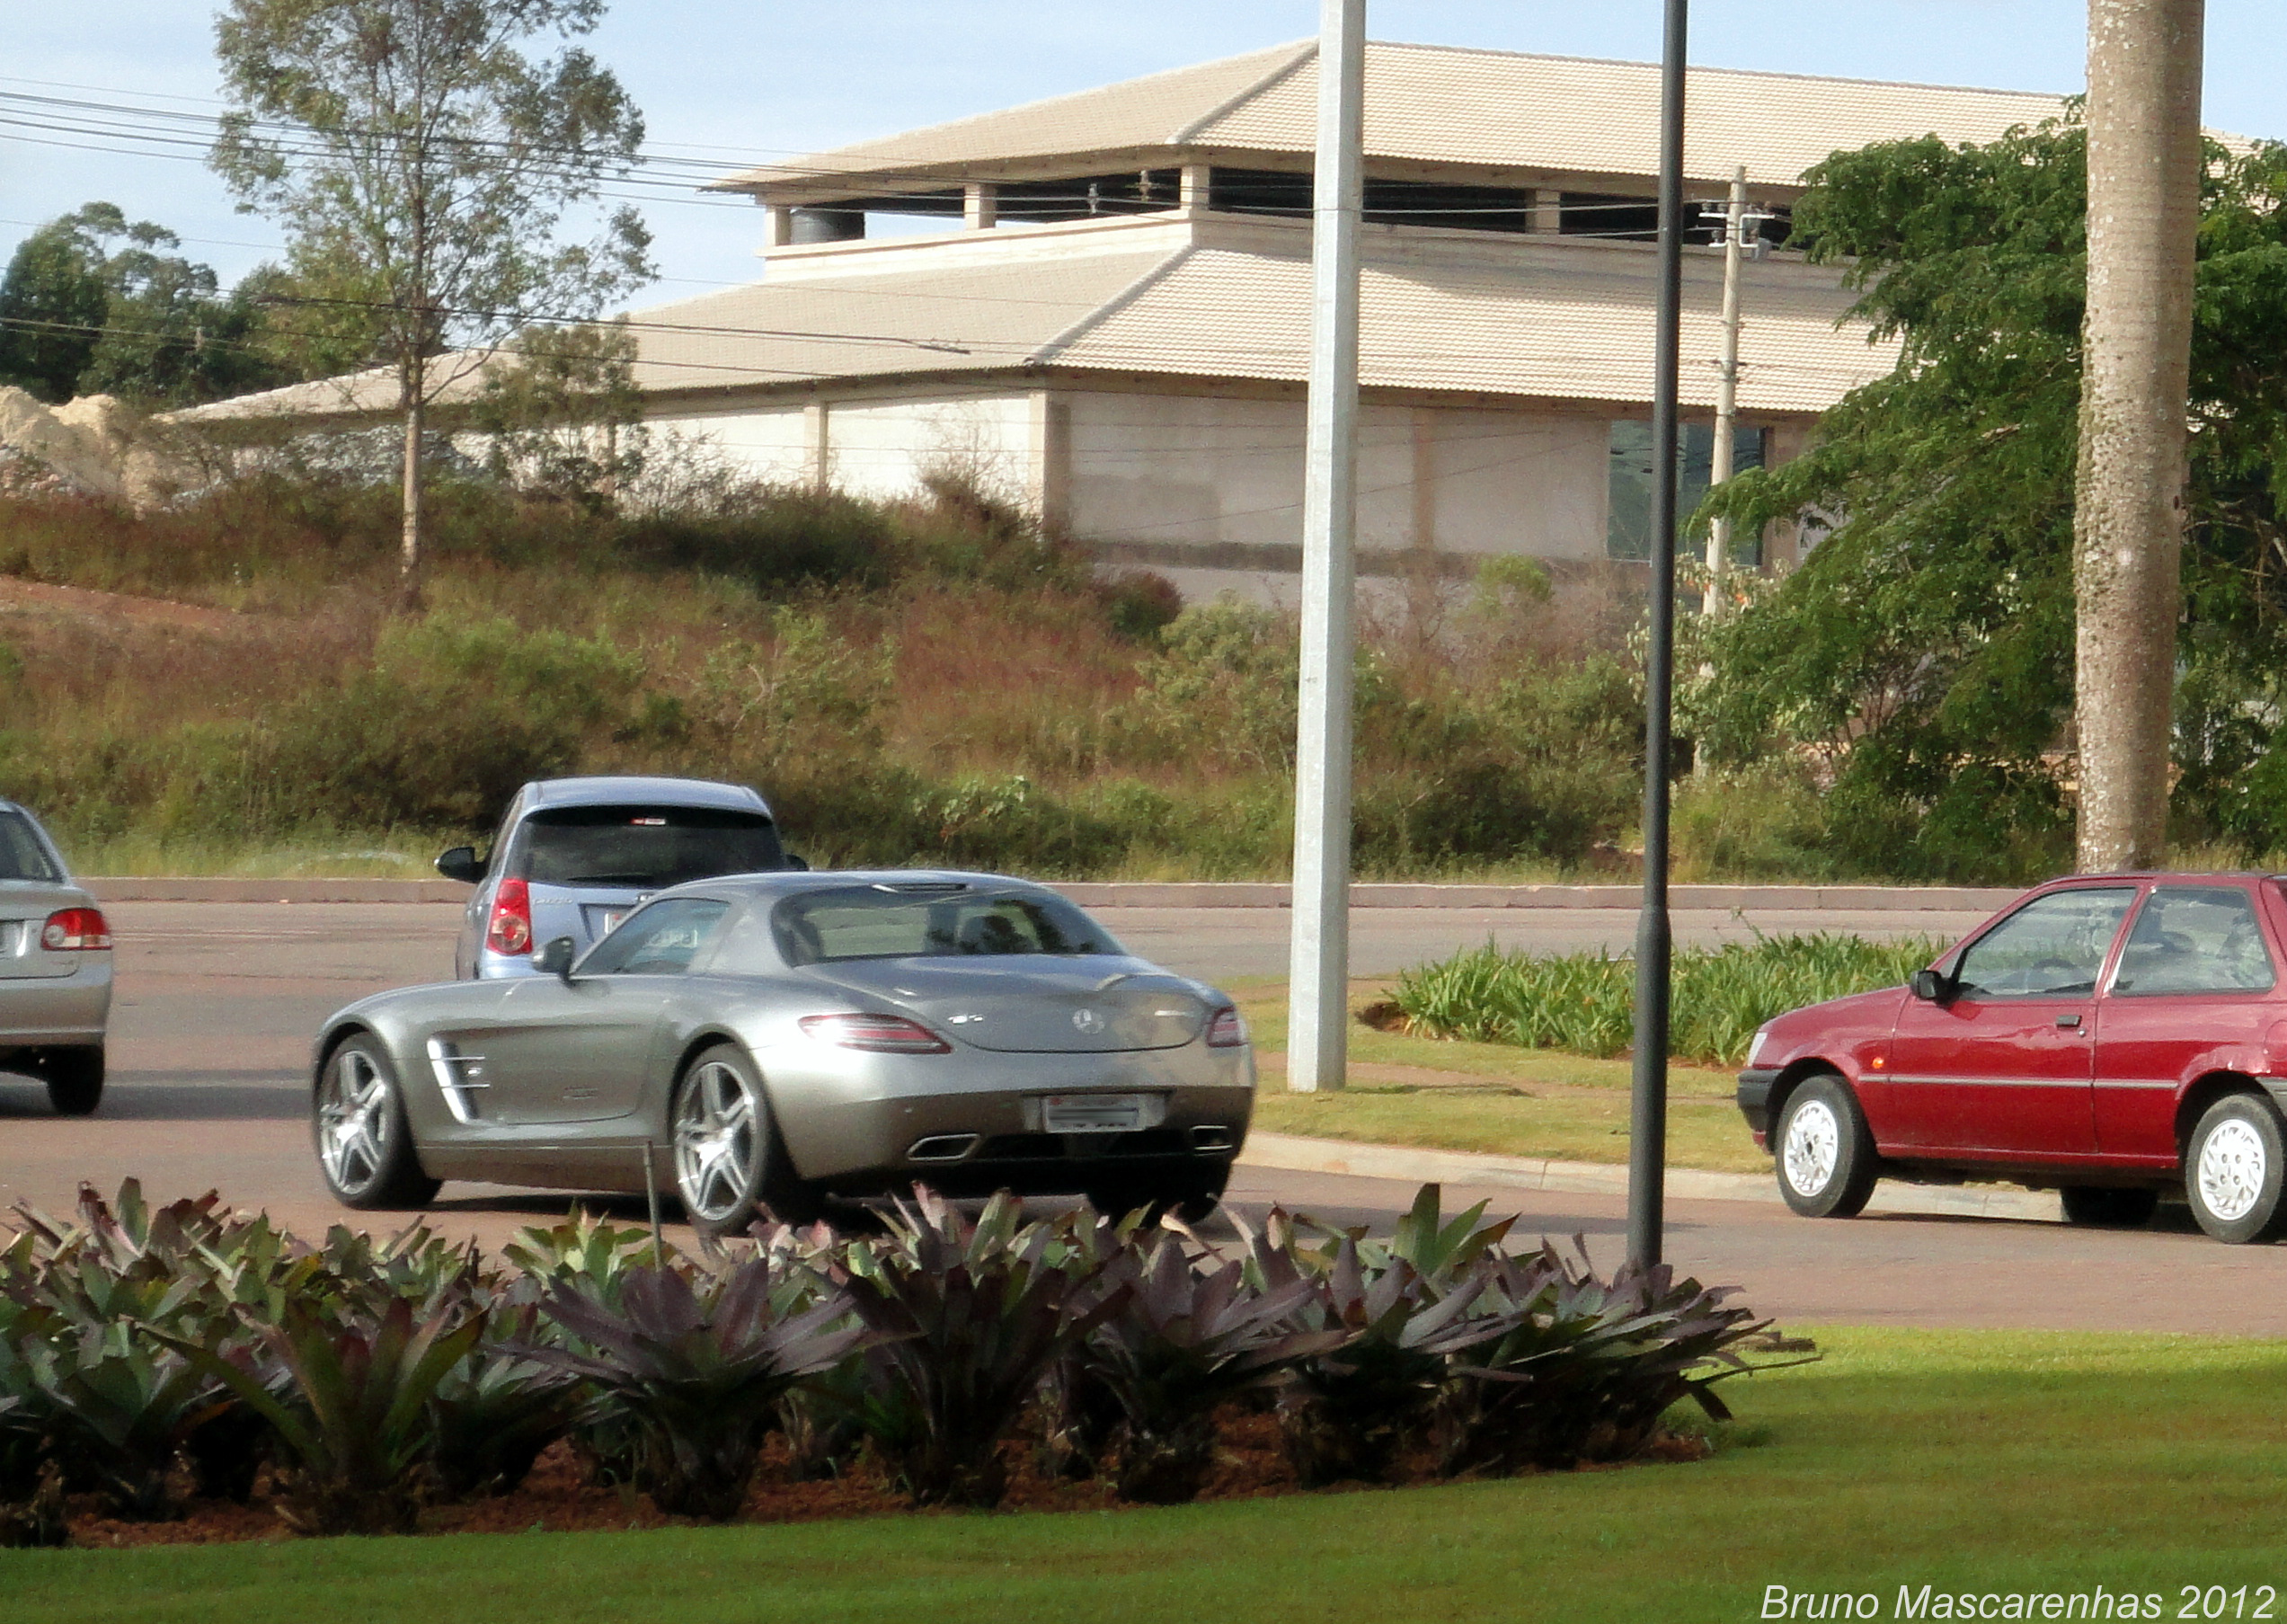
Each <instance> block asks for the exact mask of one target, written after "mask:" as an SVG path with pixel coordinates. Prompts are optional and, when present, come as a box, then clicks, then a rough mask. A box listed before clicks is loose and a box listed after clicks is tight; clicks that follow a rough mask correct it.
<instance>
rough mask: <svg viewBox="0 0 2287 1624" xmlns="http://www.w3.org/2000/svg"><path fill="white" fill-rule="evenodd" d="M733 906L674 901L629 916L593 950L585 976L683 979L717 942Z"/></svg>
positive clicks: (703, 900)
mask: <svg viewBox="0 0 2287 1624" xmlns="http://www.w3.org/2000/svg"><path fill="white" fill-rule="evenodd" d="M730 907H731V905H730V904H729V903H728V902H718V901H714V899H713V898H711V897H670V898H669V899H668V900H667V901H664V902H654V903H652V905H651V906H650V907H649V908H645V909H641V910H637V911H636V912H635V913H633V914H631V915H629V916H628V918H627V919H626V921H625V923H623V924H622V925H621V926H620V927H619V928H618V929H616V930H615V931H613V932H612V933H611V934H610V935H609V936H606V937H605V938H604V939H603V940H602V941H600V942H598V943H597V944H596V945H595V946H594V947H593V948H591V949H589V953H588V956H587V957H586V958H584V959H582V960H581V962H580V973H581V974H582V975H681V974H682V973H683V972H685V971H687V970H688V969H689V968H690V967H691V961H692V960H693V959H695V958H696V957H698V955H699V950H700V949H701V948H703V947H705V945H707V944H708V943H709V942H710V941H712V940H714V933H715V931H716V929H717V928H718V927H721V925H722V916H723V915H724V914H725V913H726V912H728V911H729V910H730Z"/></svg>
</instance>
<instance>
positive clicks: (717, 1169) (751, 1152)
mask: <svg viewBox="0 0 2287 1624" xmlns="http://www.w3.org/2000/svg"><path fill="white" fill-rule="evenodd" d="M673 1131H674V1141H675V1187H676V1190H677V1192H678V1194H680V1195H681V1196H682V1198H683V1210H684V1211H685V1212H686V1213H687V1215H688V1216H689V1218H690V1220H691V1224H692V1227H693V1228H695V1229H698V1230H699V1231H700V1232H701V1233H703V1234H708V1235H736V1234H740V1233H741V1232H743V1231H744V1230H745V1229H747V1227H748V1226H749V1225H750V1224H752V1223H753V1222H754V1221H755V1220H756V1219H757V1218H758V1216H760V1215H761V1211H762V1210H763V1209H765V1208H767V1209H768V1211H769V1213H770V1216H772V1217H774V1218H776V1219H778V1220H781V1221H783V1222H785V1223H807V1222H809V1221H810V1220H811V1219H813V1218H815V1217H817V1216H818V1213H819V1210H820V1208H819V1202H818V1198H817V1195H816V1194H815V1193H814V1192H813V1191H811V1189H810V1188H809V1186H807V1185H804V1184H803V1183H802V1180H801V1179H799V1178H797V1177H795V1176H794V1173H793V1166H792V1164H791V1163H789V1162H788V1160H787V1159H786V1153H785V1148H784V1146H783V1145H782V1144H781V1143H780V1142H779V1139H778V1134H777V1131H776V1123H774V1122H773V1121H772V1120H771V1115H770V1098H769V1096H768V1095H767V1094H766V1093H765V1092H764V1091H763V1087H762V1078H761V1077H760V1075H759V1074H758V1073H757V1072H756V1070H755V1067H754V1062H753V1061H751V1060H749V1059H748V1058H747V1057H746V1056H745V1054H743V1053H742V1052H740V1051H739V1050H738V1049H736V1048H733V1047H732V1046H731V1044H729V1043H718V1044H716V1045H715V1046H714V1048H712V1049H709V1050H706V1051H705V1052H702V1053H701V1054H700V1055H699V1056H698V1057H697V1058H696V1059H695V1060H692V1062H691V1063H690V1065H689V1066H688V1067H687V1069H685V1071H684V1073H683V1078H682V1081H681V1082H680V1083H678V1085H677V1086H676V1090H675V1110H674V1128H673Z"/></svg>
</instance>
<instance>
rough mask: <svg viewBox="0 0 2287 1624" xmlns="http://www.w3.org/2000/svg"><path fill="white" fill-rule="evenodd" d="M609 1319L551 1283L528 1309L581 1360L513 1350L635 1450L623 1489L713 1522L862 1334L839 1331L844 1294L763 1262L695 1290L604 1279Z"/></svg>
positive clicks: (664, 1276)
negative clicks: (557, 1380)
mask: <svg viewBox="0 0 2287 1624" xmlns="http://www.w3.org/2000/svg"><path fill="white" fill-rule="evenodd" d="M616 1285H617V1288H618V1297H619V1302H618V1306H617V1307H616V1309H615V1308H613V1307H612V1306H611V1305H609V1304H608V1303H607V1302H606V1301H605V1300H603V1299H602V1298H600V1297H599V1296H590V1295H588V1294H586V1293H584V1292H583V1291H581V1290H579V1289H578V1288H577V1287H575V1286H572V1285H570V1284H559V1285H557V1286H556V1287H554V1289H553V1290H552V1291H550V1292H549V1293H548V1295H547V1296H546V1297H545V1299H544V1300H542V1304H541V1307H542V1309H543V1310H544V1311H545V1313H546V1314H547V1316H548V1317H549V1318H551V1319H553V1320H554V1322H555V1323H556V1325H557V1326H558V1327H561V1328H562V1329H563V1330H564V1331H566V1332H568V1333H569V1334H570V1335H571V1336H572V1337H574V1338H576V1339H577V1340H578V1341H579V1342H580V1343H581V1344H585V1345H586V1346H587V1347H588V1348H589V1349H592V1350H593V1352H592V1353H580V1352H575V1351H573V1350H572V1348H568V1347H555V1346H548V1345H545V1344H526V1345H524V1346H521V1347H519V1348H518V1349H517V1350H516V1351H517V1352H518V1353H519V1354H520V1355H522V1356H523V1357H526V1358H528V1359H530V1360H532V1361H534V1362H536V1363H539V1364H541V1365H545V1366H552V1367H554V1368H555V1369H557V1370H561V1371H567V1372H569V1373H571V1374H572V1375H575V1376H578V1377H581V1378H582V1379H584V1380H587V1381H588V1382H589V1384H590V1385H591V1386H592V1387H593V1388H594V1389H596V1392H597V1393H598V1398H599V1399H600V1401H601V1403H602V1404H603V1405H605V1406H607V1407H608V1408H609V1409H610V1410H612V1411H613V1412H616V1415H618V1416H619V1417H621V1418H624V1419H625V1421H626V1422H627V1423H628V1424H630V1425H631V1426H632V1428H633V1430H634V1433H635V1435H636V1438H637V1440H638V1448H637V1451H636V1459H635V1468H634V1469H635V1485H636V1486H637V1487H639V1488H641V1489H643V1490H645V1491H646V1492H648V1493H649V1494H650V1495H651V1496H652V1501H653V1502H654V1503H655V1504H657V1505H658V1506H659V1508H660V1510H661V1511H664V1512H669V1513H681V1514H684V1515H688V1516H694V1517H703V1518H705V1519H707V1520H709V1521H712V1522H722V1521H723V1520H725V1519H727V1518H730V1517H731V1516H733V1515H735V1514H737V1513H738V1510H739V1507H740V1504H743V1503H744V1501H745V1499H746V1496H747V1489H748V1486H749V1484H750V1483H751V1482H752V1481H753V1478H754V1472H755V1466H756V1463H757V1462H758V1460H760V1459H761V1454H762V1446H763V1442H764V1441H765V1440H766V1439H767V1437H768V1436H769V1433H770V1432H771V1429H772V1428H773V1427H774V1426H775V1425H776V1424H777V1419H778V1408H779V1404H780V1401H781V1400H782V1399H783V1398H784V1397H785V1396H786V1394H787V1393H788V1391H789V1390H791V1389H793V1387H794V1386H795V1384H796V1383H798V1382H800V1381H801V1380H803V1379H804V1378H806V1377H809V1376H811V1375H814V1374H816V1373H817V1372H819V1371H826V1370H829V1369H831V1368H832V1367H833V1366H834V1365H836V1364H837V1363H838V1362H841V1361H842V1360H843V1359H844V1358H845V1357H847V1355H849V1354H851V1353H855V1352H856V1351H858V1350H860V1349H863V1348H864V1347H866V1346H867V1345H869V1344H871V1343H873V1341H874V1340H875V1339H876V1334H875V1333H873V1332H871V1331H869V1330H868V1329H867V1328H866V1327H864V1326H863V1325H860V1324H856V1323H855V1322H853V1321H852V1318H851V1314H850V1301H849V1298H848V1295H847V1293H846V1292H844V1291H838V1290H827V1291H821V1290H820V1282H818V1280H817V1278H816V1277H815V1276H814V1275H811V1274H810V1273H807V1272H806V1271H802V1272H797V1271H793V1270H789V1269H786V1268H784V1266H782V1265H779V1264H778V1263H777V1261H776V1259H774V1258H773V1257H772V1256H771V1255H770V1254H768V1253H767V1252H766V1253H764V1254H763V1255H761V1256H757V1257H755V1258H753V1259H750V1260H749V1261H747V1262H745V1263H742V1264H738V1265H733V1266H732V1267H731V1268H730V1269H728V1270H727V1271H725V1272H724V1273H722V1274H721V1275H718V1276H714V1277H713V1278H707V1279H702V1280H700V1281H699V1282H696V1283H695V1282H694V1281H693V1280H692V1279H691V1278H690V1277H689V1276H688V1275H687V1274H686V1273H684V1272H683V1271H682V1270H679V1269H676V1268H673V1267H664V1268H659V1267H652V1266H651V1265H641V1266H637V1267H634V1268H631V1269H628V1270H626V1271H625V1272H624V1273H621V1274H620V1275H619V1276H618V1278H617V1281H616Z"/></svg>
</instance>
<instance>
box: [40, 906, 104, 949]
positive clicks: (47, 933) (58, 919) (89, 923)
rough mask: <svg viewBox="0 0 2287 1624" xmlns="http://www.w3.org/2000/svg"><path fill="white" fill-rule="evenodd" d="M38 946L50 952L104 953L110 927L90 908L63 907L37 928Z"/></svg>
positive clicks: (100, 914)
mask: <svg viewBox="0 0 2287 1624" xmlns="http://www.w3.org/2000/svg"><path fill="white" fill-rule="evenodd" d="M40 945H41V946H42V947H45V948H46V949H47V950H48V951H49V952H50V953H103V952H108V951H109V950H110V948H111V927H110V926H109V925H107V924H105V923H104V922H103V916H102V913H101V912H100V911H98V910H95V909H93V908H66V909H64V910H61V911H60V912H58V913H51V914H49V916H48V922H47V923H46V924H45V925H42V926H41V927H40Z"/></svg>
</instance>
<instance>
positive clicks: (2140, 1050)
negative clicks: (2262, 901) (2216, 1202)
mask: <svg viewBox="0 0 2287 1624" xmlns="http://www.w3.org/2000/svg"><path fill="white" fill-rule="evenodd" d="M2278 982H2279V972H2278V969H2277V966H2276V965H2275V964H2274V961H2273V953H2272V948H2271V946H2270V945H2269V944H2268V943H2267V942H2265V939H2264V927H2263V921H2262V918H2261V917H2260V913H2259V910H2258V900H2257V898H2256V896H2254V895H2253V894H2251V893H2250V892H2249V891H2248V889H2247V885H2246V884H2245V883H2238V882H2233V881H2228V880H2212V881H2203V882H2200V883H2190V884H2163V885H2156V886H2154V887H2153V888H2152V890H2151V891H2150V893H2149V894H2147V895H2146V897H2145V899H2144V901H2143V905H2142V906H2141V907H2140V908H2139V909H2138V910H2136V922H2135V923H2134V924H2132V925H2131V926H2130V927H2129V930H2128V939H2127V941H2126V942H2125V943H2124V944H2123V945H2122V947H2121V951H2120V963H2119V965H2118V966H2117V967H2116V968H2115V969H2114V971H2113V976H2112V981H2111V983H2110V984H2109V985H2108V986H2107V987H2106V988H2105V997H2104V1001H2103V1007H2102V1009H2101V1010H2100V1012H2099V1014H2098V1016H2097V1032H2096V1149H2098V1150H2100V1151H2101V1152H2103V1153H2104V1155H2105V1158H2107V1159H2110V1158H2114V1157H2117V1158H2121V1159H2122V1160H2123V1161H2126V1162H2130V1163H2132V1164H2135V1165H2139V1166H2146V1167H2174V1166H2175V1165H2176V1093H2177V1090H2178V1089H2179V1088H2180V1087H2182V1086H2183V1085H2184V1083H2185V1081H2186V1080H2188V1079H2189V1078H2194V1077H2196V1076H2198V1075H2199V1074H2201V1073H2202V1072H2204V1071H2208V1070H2212V1069H2225V1068H2238V1067H2242V1066H2244V1065H2246V1063H2247V1060H2246V1057H2247V1054H2248V1053H2249V1052H2251V1051H2254V1052H2259V1051H2260V1050H2261V1049H2262V1047H2263V1045H2264V1041H2265V1036H2266V1034H2267V1033H2268V1030H2269V1028H2270V1026H2271V1025H2272V1024H2273V1023H2274V1021H2276V1020H2277V1019H2279V1017H2280V1016H2281V1015H2282V1014H2283V1011H2282V1009H2281V1007H2280V1005H2279V1003H2278V1002H2277V1001H2276V1000H2275V999H2274V998H2271V997H2270V996H2269V995H2270V993H2271V992H2272V989H2274V988H2275V987H2276V986H2277V985H2278Z"/></svg>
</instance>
